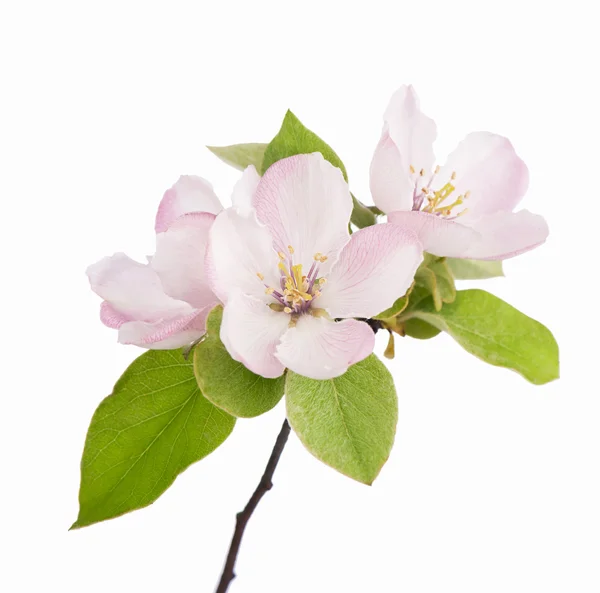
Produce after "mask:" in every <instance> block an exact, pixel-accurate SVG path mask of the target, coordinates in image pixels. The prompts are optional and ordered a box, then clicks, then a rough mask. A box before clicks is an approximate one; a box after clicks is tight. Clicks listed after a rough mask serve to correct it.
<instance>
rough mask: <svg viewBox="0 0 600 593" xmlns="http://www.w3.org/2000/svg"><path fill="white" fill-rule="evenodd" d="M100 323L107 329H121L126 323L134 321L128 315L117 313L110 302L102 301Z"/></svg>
mask: <svg viewBox="0 0 600 593" xmlns="http://www.w3.org/2000/svg"><path fill="white" fill-rule="evenodd" d="M100 321H102V323H103V324H104V325H106V327H110V328H111V329H119V328H120V327H121V326H122V325H123V324H124V323H127V322H128V321H132V319H131V317H129V316H128V315H123V313H120V312H119V311H117V310H116V309H115V308H114V307H113V306H112V305H111V304H110V303H109V302H108V301H102V304H101V305H100Z"/></svg>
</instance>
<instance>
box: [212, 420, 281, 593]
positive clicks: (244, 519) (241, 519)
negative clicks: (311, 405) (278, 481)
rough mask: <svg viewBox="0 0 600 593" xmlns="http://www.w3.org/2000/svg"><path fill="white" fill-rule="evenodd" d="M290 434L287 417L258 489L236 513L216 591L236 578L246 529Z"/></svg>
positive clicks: (225, 587)
mask: <svg viewBox="0 0 600 593" xmlns="http://www.w3.org/2000/svg"><path fill="white" fill-rule="evenodd" d="M289 434H290V425H289V423H288V421H287V419H286V420H284V421H283V425H282V427H281V430H280V431H279V435H278V436H277V440H276V441H275V445H274V446H273V451H272V452H271V457H269V461H268V463H267V467H266V468H265V472H264V473H263V475H262V478H261V479H260V482H259V483H258V486H257V487H256V490H255V491H254V493H253V494H252V496H251V497H250V500H249V501H248V503H247V504H246V506H245V507H244V510H243V511H241V512H239V513H238V514H237V515H236V522H235V531H234V532H233V537H232V538H231V544H230V545H229V552H228V554H227V559H226V560H225V566H224V567H223V572H222V573H221V580H220V581H219V585H218V586H217V590H216V591H215V593H225V592H226V591H227V589H228V588H229V585H230V584H231V581H233V579H235V572H234V568H235V561H236V560H237V555H238V552H239V551H240V545H241V543H242V537H243V536H244V530H245V529H246V525H247V524H248V521H250V517H252V513H253V512H254V510H255V509H256V507H257V506H258V503H259V502H260V499H261V498H262V497H263V496H264V495H265V493H266V492H267V491H269V490H271V488H272V487H273V482H272V481H271V480H272V478H273V474H274V473H275V468H276V467H277V464H278V463H279V458H280V457H281V453H282V452H283V448H284V447H285V444H286V442H287V440H288V436H289Z"/></svg>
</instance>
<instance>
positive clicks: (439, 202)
mask: <svg viewBox="0 0 600 593" xmlns="http://www.w3.org/2000/svg"><path fill="white" fill-rule="evenodd" d="M439 172H440V167H439V166H437V167H436V168H435V171H434V172H433V174H432V175H431V177H430V178H429V181H428V182H425V170H424V169H421V170H420V171H419V173H418V175H417V172H416V169H415V168H414V167H413V166H412V165H411V166H410V173H411V177H413V180H414V183H415V187H414V190H413V210H420V211H421V212H428V213H429V214H435V215H436V216H442V217H444V218H450V219H454V218H458V217H459V216H462V215H463V214H465V213H466V212H467V208H463V209H462V210H460V211H459V212H456V211H453V210H454V209H455V208H457V207H458V206H461V205H462V204H464V201H465V200H466V199H468V197H469V195H470V193H471V192H469V191H467V192H465V193H464V194H460V195H459V196H455V199H454V201H453V202H452V201H451V200H452V198H451V196H452V194H453V193H454V191H455V190H456V187H455V186H454V185H453V184H452V182H453V181H454V180H455V179H456V171H452V175H450V181H448V182H447V183H446V184H445V185H443V186H442V187H441V188H440V189H437V190H436V189H432V183H433V182H434V181H435V178H436V176H437V174H438V173H439Z"/></svg>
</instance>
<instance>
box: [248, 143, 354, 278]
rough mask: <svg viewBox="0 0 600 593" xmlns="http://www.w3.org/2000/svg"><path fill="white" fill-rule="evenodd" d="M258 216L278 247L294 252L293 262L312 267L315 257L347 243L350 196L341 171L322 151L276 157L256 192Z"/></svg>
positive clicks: (334, 251) (330, 253) (332, 257)
mask: <svg viewBox="0 0 600 593" xmlns="http://www.w3.org/2000/svg"><path fill="white" fill-rule="evenodd" d="M253 203H254V207H255V208H256V212H257V216H258V220H260V221H261V222H262V223H263V224H265V225H266V226H267V228H268V229H269V231H270V232H271V235H272V236H273V240H274V244H275V246H276V249H277V250H278V251H282V252H284V253H287V250H288V246H289V245H291V246H292V247H293V248H294V250H295V253H294V262H295V263H300V264H303V265H304V266H307V267H308V266H310V265H311V263H312V262H313V256H314V255H315V254H316V253H322V254H324V255H326V256H327V257H328V258H329V262H328V263H327V264H326V267H328V266H329V265H330V263H331V262H332V261H334V260H335V259H336V257H337V254H338V252H339V251H340V250H341V248H342V247H343V246H344V245H345V244H346V242H347V241H348V237H349V233H348V223H349V221H350V215H351V214H352V197H351V196H350V191H349V189H348V184H347V183H346V182H345V181H344V177H343V175H342V172H341V171H340V169H338V168H337V167H334V166H333V165H332V164H331V163H329V162H328V161H326V160H325V159H324V158H323V156H322V155H321V154H320V153H313V154H299V155H296V156H292V157H289V158H286V159H282V160H280V161H277V162H276V163H274V164H273V165H271V167H269V169H268V170H267V171H266V172H265V174H264V175H263V177H262V179H261V180H260V183H259V184H258V188H257V190H256V193H255V195H254V200H253Z"/></svg>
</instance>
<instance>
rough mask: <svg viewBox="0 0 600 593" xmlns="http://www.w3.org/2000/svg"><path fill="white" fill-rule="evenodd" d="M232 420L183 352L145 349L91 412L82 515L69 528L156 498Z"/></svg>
mask: <svg viewBox="0 0 600 593" xmlns="http://www.w3.org/2000/svg"><path fill="white" fill-rule="evenodd" d="M234 424H235V418H233V417H232V416H230V415H229V414H227V413H226V412H223V411H222V410H220V409H219V408H217V407H215V406H214V405H213V404H211V403H210V402H209V401H208V400H207V399H206V398H204V397H203V395H202V393H201V392H200V389H199V388H198V385H197V384H196V379H195V378H194V371H193V369H192V364H191V362H188V361H187V360H185V359H184V357H183V354H182V352H181V351H180V350H150V351H148V352H146V353H145V354H142V356H140V357H139V358H137V359H136V360H135V361H133V362H132V363H131V365H130V366H129V368H128V369H127V370H126V371H125V373H123V375H122V377H121V378H120V379H119V380H118V381H117V383H116V385H115V387H114V390H113V393H112V395H109V396H108V397H107V398H106V399H104V401H102V403H101V404H100V405H99V406H98V408H97V409H96V412H95V413H94V416H93V418H92V422H91V424H90V427H89V430H88V433H87V436H86V439H85V447H84V450H83V457H82V459H81V487H80V490H79V516H78V518H77V521H76V522H75V523H74V524H73V525H72V527H71V529H75V528H79V527H85V526H86V525H91V524H93V523H97V522H99V521H104V520H106V519H112V518H114V517H118V516H120V515H123V514H124V513H128V512H130V511H133V510H136V509H140V508H142V507H145V506H148V505H149V504H151V503H153V502H154V501H155V500H156V499H157V498H158V497H159V496H160V495H161V494H162V493H163V492H164V491H165V490H166V489H167V488H168V487H169V486H170V485H171V484H172V483H173V482H174V480H175V478H176V477H177V475H178V474H180V473H181V472H182V471H183V470H185V469H186V468H187V467H188V466H189V465H191V464H192V463H195V462H196V461H199V460H200V459H202V458H203V457H206V456H207V455H208V454H209V453H211V452H212V451H214V450H215V449H216V448H217V447H218V446H219V445H220V444H221V443H222V442H223V441H224V440H225V439H226V438H227V437H228V436H229V434H230V433H231V431H232V430H233V426H234Z"/></svg>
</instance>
